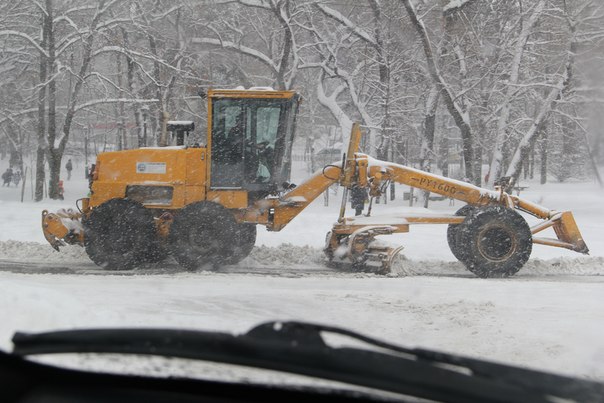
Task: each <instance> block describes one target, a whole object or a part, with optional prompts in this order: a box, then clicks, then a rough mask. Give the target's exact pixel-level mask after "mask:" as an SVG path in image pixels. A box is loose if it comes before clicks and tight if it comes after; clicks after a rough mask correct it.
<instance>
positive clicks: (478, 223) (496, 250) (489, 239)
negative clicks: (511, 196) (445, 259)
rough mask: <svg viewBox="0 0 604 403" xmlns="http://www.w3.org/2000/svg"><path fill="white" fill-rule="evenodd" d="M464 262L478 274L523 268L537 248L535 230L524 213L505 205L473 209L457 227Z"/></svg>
mask: <svg viewBox="0 0 604 403" xmlns="http://www.w3.org/2000/svg"><path fill="white" fill-rule="evenodd" d="M457 231H458V234H457V244H458V246H459V247H463V248H464V250H465V251H464V252H463V256H462V257H463V260H462V263H464V264H465V266H466V267H467V268H468V270H470V271H471V272H472V273H474V274H476V275H477V276H478V277H482V278H487V277H508V276H511V275H513V274H515V273H516V272H518V270H520V269H521V268H522V266H524V264H525V263H526V261H527V260H528V259H529V257H530V255H531V251H532V247H533V243H532V235H531V230H530V228H529V226H528V224H527V223H526V221H525V220H524V218H522V216H521V215H520V214H518V213H517V212H515V211H514V210H512V209H509V208H506V207H503V206H487V207H477V208H475V209H472V210H471V211H470V212H469V213H468V214H467V216H466V219H465V221H464V222H463V223H461V224H459V226H458V228H457Z"/></svg>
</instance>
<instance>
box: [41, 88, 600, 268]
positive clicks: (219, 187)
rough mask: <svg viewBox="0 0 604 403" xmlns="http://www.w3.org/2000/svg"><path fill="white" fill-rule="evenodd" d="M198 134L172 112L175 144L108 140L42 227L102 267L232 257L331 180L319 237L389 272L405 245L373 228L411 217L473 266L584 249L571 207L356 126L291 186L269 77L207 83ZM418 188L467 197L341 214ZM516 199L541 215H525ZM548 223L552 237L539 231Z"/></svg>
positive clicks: (291, 102)
mask: <svg viewBox="0 0 604 403" xmlns="http://www.w3.org/2000/svg"><path fill="white" fill-rule="evenodd" d="M205 96H207V99H208V132H207V144H206V145H197V144H194V145H186V143H187V141H186V136H184V135H183V133H186V132H188V131H190V130H192V128H193V127H192V125H191V124H190V123H187V122H171V124H172V129H173V131H175V132H176V133H177V134H178V135H177V136H175V138H176V143H177V144H176V145H175V146H168V147H146V148H140V149H135V150H126V151H115V152H105V153H101V154H99V155H98V156H97V160H96V164H95V165H94V167H93V169H92V172H91V175H90V196H89V197H87V198H83V199H80V201H79V203H78V210H79V211H77V212H76V211H74V210H71V209H70V210H60V211H58V212H56V213H49V212H48V211H43V212H42V228H43V231H44V236H45V237H46V239H47V240H48V242H49V243H50V244H51V245H52V246H53V247H54V248H55V249H57V250H59V247H60V246H62V245H64V244H65V243H68V244H79V245H82V246H84V247H85V249H86V252H87V254H88V256H89V257H90V258H91V259H92V260H93V261H94V262H95V263H96V264H98V265H100V266H102V267H104V268H106V269H108V270H120V269H131V268H134V267H137V266H139V265H141V264H144V263H147V262H159V261H161V260H162V259H164V258H165V257H166V256H167V255H168V254H170V255H172V256H173V257H174V259H175V260H176V261H177V262H178V263H179V264H180V265H182V266H184V267H185V268H187V269H191V270H194V269H197V268H200V267H203V266H205V265H212V266H217V265H226V264H235V263H237V262H239V261H241V260H242V259H243V258H245V257H246V256H247V255H248V254H249V253H250V251H251V250H252V248H253V246H254V243H255V240H256V226H257V225H258V224H261V225H264V226H266V228H267V229H268V230H269V231H279V230H281V229H282V228H283V227H285V226H286V225H287V224H288V223H289V222H290V221H291V220H292V219H293V218H294V217H296V216H297V215H298V214H300V213H301V212H302V211H303V210H304V208H305V207H306V206H308V205H309V204H310V203H311V202H312V201H313V200H315V199H316V198H317V197H319V196H320V195H321V194H322V193H323V192H324V191H325V190H327V189H328V187H329V186H331V185H333V184H336V183H338V184H340V185H341V186H343V187H344V192H343V193H344V194H343V199H342V207H341V211H340V215H339V217H338V219H337V222H336V223H335V224H334V226H333V228H332V230H331V232H329V233H328V235H327V239H326V246H325V253H326V255H327V258H328V260H329V262H330V263H331V264H333V265H350V266H357V267H369V268H373V269H375V271H376V272H387V271H388V270H389V269H390V267H391V264H392V260H393V258H394V256H395V255H396V254H397V253H398V252H399V251H400V249H401V248H391V247H388V246H384V244H383V243H382V242H380V240H378V239H376V237H378V236H381V235H388V234H392V233H402V232H408V231H409V226H410V225H411V224H447V225H448V226H449V227H448V233H447V239H448V243H449V246H450V248H451V251H452V252H453V254H454V255H455V256H456V257H457V258H458V259H459V260H460V261H461V262H462V263H464V265H465V266H466V267H467V268H468V269H469V270H470V271H471V272H473V273H475V274H476V275H478V276H480V277H503V276H509V275H513V274H514V273H516V272H517V271H518V270H520V268H521V267H522V266H523V265H524V264H525V263H526V261H527V260H528V258H529V256H530V253H531V250H532V245H533V244H543V245H549V246H555V247H562V248H567V249H571V250H574V251H577V252H580V253H587V252H588V249H587V246H586V245H585V242H584V241H583V238H582V236H581V233H580V231H579V229H578V227H577V225H576V223H575V220H574V218H573V215H572V213H571V212H568V211H565V212H558V211H553V210H549V209H546V208H544V207H541V206H539V205H536V204H534V203H531V202H530V201H527V200H524V199H521V198H520V197H517V196H513V195H511V194H508V193H506V192H505V191H504V187H503V186H497V187H495V190H488V189H483V188H480V187H477V186H474V185H472V184H469V183H465V182H461V181H456V180H453V179H450V178H446V177H442V176H438V175H434V174H431V173H427V172H423V171H420V170H417V169H413V168H410V167H406V166H402V165H398V164H395V163H391V162H385V161H379V160H376V159H373V158H371V157H370V156H368V155H365V154H362V153H359V152H358V150H359V144H360V140H361V130H360V127H359V126H358V125H356V124H355V125H354V126H353V130H352V133H351V136H350V142H349V146H348V150H347V153H346V154H344V156H343V158H342V161H341V162H337V163H334V164H331V165H327V166H325V167H324V168H323V169H322V170H320V171H319V172H317V173H315V174H314V175H313V176H311V177H310V178H308V179H307V180H306V181H305V182H304V183H302V184H300V185H298V186H295V185H293V184H290V183H289V182H288V180H289V176H290V175H289V174H290V168H291V154H292V144H293V139H294V132H295V127H296V114H297V111H298V104H299V100H300V97H299V95H298V94H297V93H295V92H294V91H274V90H270V89H265V88H258V89H250V90H217V89H216V90H209V91H208V92H207V94H206V95H205ZM392 182H394V183H400V184H406V185H409V186H412V187H414V188H417V189H424V190H428V191H430V192H434V193H437V194H440V195H443V196H446V197H449V198H453V199H457V200H461V201H463V202H466V203H467V205H465V206H464V207H462V208H461V209H460V210H459V211H457V213H455V214H421V215H418V214H415V215H413V214H401V215H398V216H386V217H384V216H383V217H380V216H369V215H367V216H360V217H354V218H347V217H345V206H346V199H347V193H348V190H349V189H351V188H353V187H361V188H365V189H368V191H369V194H370V196H371V197H372V200H373V198H376V197H379V196H380V195H382V194H383V192H384V191H385V189H386V187H387V186H388V184H390V183H392ZM517 210H520V211H523V212H526V213H529V214H531V215H533V216H535V217H538V218H540V219H542V221H540V223H539V224H538V225H535V226H533V227H529V226H528V224H527V222H526V221H525V219H524V218H523V217H522V216H521V215H520V214H519V213H518V212H517ZM549 227H553V229H554V231H555V234H556V238H540V237H536V236H535V235H536V234H537V233H539V232H541V231H543V230H545V229H547V228H549Z"/></svg>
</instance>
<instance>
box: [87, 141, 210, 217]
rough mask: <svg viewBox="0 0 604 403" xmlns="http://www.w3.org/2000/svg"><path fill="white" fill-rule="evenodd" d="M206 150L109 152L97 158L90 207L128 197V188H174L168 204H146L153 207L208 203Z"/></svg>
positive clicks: (171, 149) (171, 148)
mask: <svg viewBox="0 0 604 403" xmlns="http://www.w3.org/2000/svg"><path fill="white" fill-rule="evenodd" d="M206 154H207V150H206V149H205V148H187V149H185V148H183V147H162V148H141V149H137V150H126V151H116V152H107V153H102V154H99V155H98V157H97V172H98V177H97V178H96V180H95V181H94V182H93V184H92V194H91V197H90V207H96V206H98V205H100V204H102V203H104V202H106V201H107V200H110V199H113V198H123V197H126V189H127V187H128V186H137V185H138V186H148V187H151V186H161V187H171V188H172V189H173V190H172V191H173V193H172V199H171V200H170V201H168V202H166V203H144V204H145V205H147V207H150V208H162V209H180V208H183V207H184V206H186V205H187V204H190V203H193V202H196V201H201V200H205V195H206V185H207V179H206V172H207V156H206Z"/></svg>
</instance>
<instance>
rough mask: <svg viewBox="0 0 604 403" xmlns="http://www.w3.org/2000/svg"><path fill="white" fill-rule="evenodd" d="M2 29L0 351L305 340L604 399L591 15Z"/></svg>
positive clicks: (274, 9) (266, 9) (247, 9)
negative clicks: (69, 343)
mask: <svg viewBox="0 0 604 403" xmlns="http://www.w3.org/2000/svg"><path fill="white" fill-rule="evenodd" d="M0 16H1V17H0V43H1V49H2V51H1V52H0V173H1V174H2V176H1V181H0V183H1V184H2V186H1V187H0V213H1V214H0V284H2V292H0V312H1V314H0V317H1V318H2V320H0V350H1V351H6V352H8V351H11V350H12V348H13V344H12V342H11V337H12V335H13V333H14V332H16V331H25V332H42V331H51V330H65V329H85V328H124V327H125V328H177V329H197V330H216V331H223V332H229V333H235V334H239V333H244V332H246V331H248V330H249V329H251V328H253V327H254V326H256V325H258V324H260V323H263V322H267V321H304V322H313V323H321V324H325V325H331V326H338V327H343V328H347V329H351V330H354V331H356V332H360V333H363V334H366V335H369V336H373V337H376V338H379V339H382V340H385V341H389V342H391V343H395V344H400V345H404V346H409V347H421V348H427V349H433V350H439V351H444V352H449V353H455V354H460V355H464V356H469V357H474V358H481V359H485V360H490V361H496V362H502V363H507V364H513V365H517V366H520V367H523V368H533V369H540V370H544V371H549V372H554V373H559V374H565V375H570V376H574V377H579V378H584V379H592V380H598V381H603V382H604V366H603V365H602V361H603V360H604V337H602V334H603V332H604V309H603V306H604V214H603V212H602V210H603V206H604V191H603V189H604V182H603V181H604V179H603V175H604V169H603V167H604V129H603V127H604V102H603V100H604V85H603V83H604V63H602V61H603V60H604V35H603V34H602V33H603V31H602V27H603V26H604V2H602V1H601V0H574V1H565V0H523V1H516V0H505V1H494V0H488V1H475V0H422V1H419V0H384V1H373V0H359V1H348V0H346V1H327V0H308V1H307V0H300V1H291V0H240V1H194V0H171V1H166V0H160V1H151V0H136V1H135V0H124V1H110V0H83V1H73V0H52V1H51V0H46V1H33V0H14V1H0ZM51 361H52V357H51ZM83 361H84V360H83ZM117 361H118V362H119V364H116V361H113V360H112V359H109V360H106V361H103V363H102V364H100V365H97V366H95V365H96V364H95V363H94V362H88V363H87V365H92V366H94V368H100V369H107V370H109V369H116V368H117V370H118V371H120V370H127V368H128V365H130V364H129V362H130V361H128V360H123V361H122V360H121V359H120V360H117ZM168 361H169V360H168ZM95 362H96V361H95ZM156 363H157V364H156ZM73 364H74V363H73V362H72V363H71V365H73ZM80 365H83V364H82V362H78V361H76V362H75V366H76V367H77V366H80ZM170 365H171V364H169V363H166V360H163V359H158V360H157V361H150V364H148V365H147V364H145V365H142V366H140V368H142V369H141V371H143V372H145V371H150V372H154V373H162V372H163V373H165V374H168V375H169V374H173V373H174V371H172V372H170V371H171V369H170V368H171V367H170ZM204 365H205V364H201V366H200V367H199V368H197V367H196V369H195V370H193V369H191V370H190V371H189V372H187V371H186V370H185V372H184V374H185V375H190V376H203V374H204V371H205V370H204V369H203V366H204ZM150 368H152V369H150ZM179 368H180V369H183V368H188V367H186V365H185V366H183V367H179ZM191 368H192V367H191ZM163 369H165V371H163ZM172 369H173V368H172ZM177 372H178V371H177ZM252 372H253V371H252ZM178 374H179V375H181V374H182V373H181V372H178ZM246 374H247V373H246ZM246 374H244V375H243V376H242V377H240V378H239V379H245V378H246V377H247V376H248V375H246ZM230 375H232V373H231V372H230V370H227V371H220V376H221V377H222V376H224V377H226V378H228V377H229V376H230ZM268 378H270V376H268ZM265 379H266V378H265V377H263V378H261V380H265Z"/></svg>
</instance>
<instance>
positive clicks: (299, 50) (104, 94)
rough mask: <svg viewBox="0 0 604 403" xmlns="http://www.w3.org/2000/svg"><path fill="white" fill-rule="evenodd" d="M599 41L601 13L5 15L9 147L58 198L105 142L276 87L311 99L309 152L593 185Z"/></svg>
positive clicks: (238, 10) (589, 1) (488, 9)
mask: <svg viewBox="0 0 604 403" xmlns="http://www.w3.org/2000/svg"><path fill="white" fill-rule="evenodd" d="M602 27H604V4H602V2H601V1H600V0H573V1H568V0H382V1H378V0H360V1H352V0H338V1H335V0H296V1H294V0H213V1H201V0H84V1H82V0H77V1H76V0H40V1H36V0H14V1H12V2H2V4H0V38H1V40H2V48H1V49H2V50H1V52H0V147H2V154H4V153H8V152H10V153H11V154H12V155H13V158H12V161H13V162H14V163H16V164H20V165H23V161H24V157H25V156H30V158H31V159H32V160H34V161H35V167H34V171H35V182H36V186H35V199H36V200H41V199H42V198H43V195H44V183H45V182H46V183H48V193H49V197H51V198H57V197H59V188H58V182H59V178H60V171H61V166H62V161H63V160H64V155H65V153H66V150H69V149H70V147H72V148H75V147H76V144H81V142H82V138H81V137H82V136H84V135H86V133H90V130H91V127H93V125H95V124H97V123H99V122H102V123H107V122H109V123H111V124H112V125H113V126H112V127H113V128H114V135H113V137H112V138H111V139H109V141H110V142H111V143H112V145H113V147H114V148H115V149H124V148H134V147H139V146H142V145H153V144H155V143H157V141H158V140H159V137H160V134H161V127H162V124H163V122H164V121H165V120H166V119H168V118H172V117H173V118H178V119H191V120H195V121H196V122H198V123H201V124H202V125H203V124H204V123H205V113H204V106H203V102H202V101H201V99H200V98H199V97H198V96H197V93H198V90H199V89H200V88H207V87H221V88H225V87H227V88H233V87H237V86H240V85H241V86H244V87H246V88H247V87H252V86H272V87H274V88H277V89H296V90H297V91H300V92H301V93H302V94H303V96H304V103H303V107H302V110H301V113H302V115H301V116H300V119H299V130H298V134H299V135H302V136H307V137H308V141H309V142H310V143H312V142H313V141H314V140H316V139H320V138H321V137H322V136H325V135H326V133H325V132H324V131H323V132H322V129H321V128H323V127H325V126H328V125H331V126H336V127H338V128H339V132H340V133H341V134H342V137H343V138H342V139H341V141H345V140H346V136H347V134H348V133H349V132H350V128H351V126H352V122H354V121H359V122H361V124H362V126H363V127H364V130H365V131H366V133H367V136H366V142H365V143H364V145H363V148H364V151H366V152H368V153H371V154H372V155H375V156H377V157H378V158H380V159H387V160H391V161H396V162H401V163H405V164H413V165H417V166H418V167H419V168H421V169H424V170H427V171H438V172H441V173H443V174H445V175H448V174H450V173H449V172H448V164H449V161H451V160H452V159H453V157H455V158H456V161H458V162H459V165H460V170H459V172H458V173H457V175H458V176H459V178H460V179H464V180H467V181H470V182H472V183H475V184H479V185H485V186H492V185H493V183H494V182H495V181H496V180H497V179H499V178H500V177H502V176H507V177H511V178H512V182H511V183H514V182H517V181H518V180H519V179H520V178H521V177H522V176H531V177H532V176H533V175H539V176H540V178H541V182H542V183H545V181H546V180H547V178H548V176H549V177H554V178H556V179H558V180H566V179H568V178H571V177H587V176H594V177H597V178H598V180H599V176H598V171H597V164H598V162H602V161H603V156H604V147H602V142H603V141H604V135H603V134H602V127H603V125H602V123H604V122H603V120H604V117H603V116H604V114H602V111H603V110H604V107H603V101H604V96H603V95H604V93H603V92H604V91H603V89H604V87H603V85H602V82H604V63H602V61H603V58H604V46H603V40H604V28H602ZM147 127H148V132H149V135H148V139H147V138H146V134H147ZM132 134H134V136H132ZM133 139H134V140H133ZM86 140H88V138H86ZM86 144H88V143H86ZM452 145H457V149H458V150H457V155H456V156H452V155H451V150H452V147H451V146H452ZM426 200H427V199H426Z"/></svg>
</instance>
